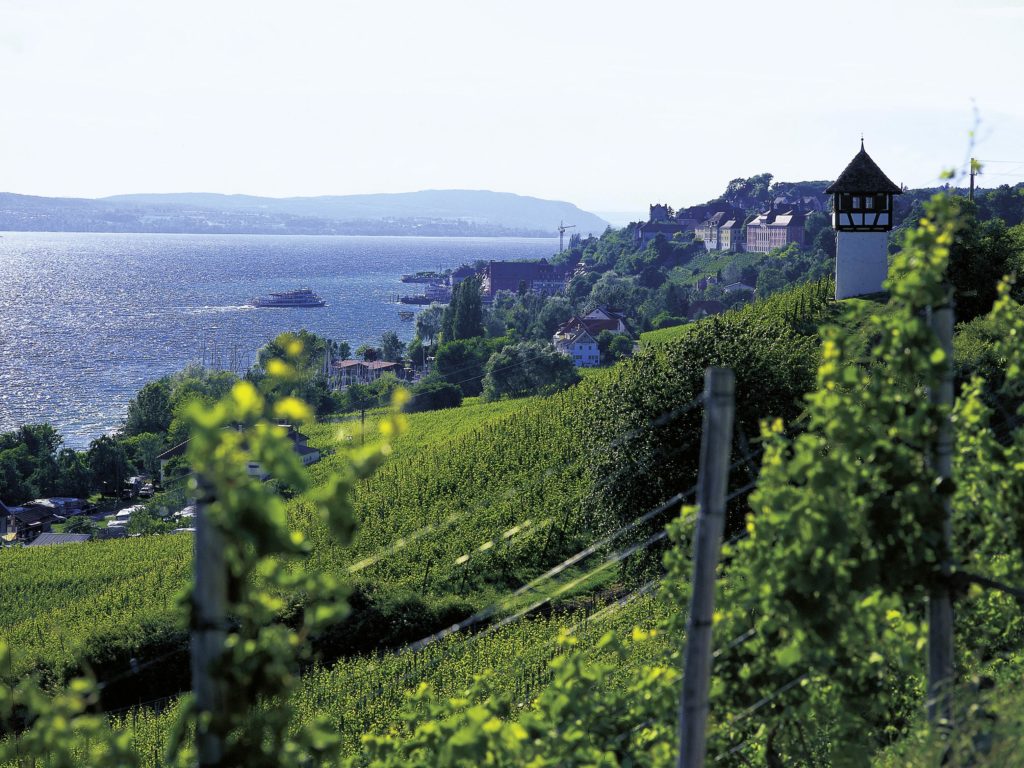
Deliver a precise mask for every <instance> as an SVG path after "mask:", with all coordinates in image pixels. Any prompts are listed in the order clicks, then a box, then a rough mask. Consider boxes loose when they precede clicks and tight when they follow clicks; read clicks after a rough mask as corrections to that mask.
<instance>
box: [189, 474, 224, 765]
mask: <svg viewBox="0 0 1024 768" xmlns="http://www.w3.org/2000/svg"><path fill="white" fill-rule="evenodd" d="M210 501H211V499H210V498H209V492H208V489H207V486H206V485H205V483H204V482H203V481H202V479H201V478H200V480H199V498H198V499H197V500H196V532H195V556H194V570H195V586H194V587H193V592H192V637H191V649H192V695H193V696H194V697H195V707H196V715H197V717H196V722H197V725H196V749H197V752H198V758H199V768H213V766H219V765H220V762H221V757H222V755H223V745H222V744H221V734H220V728H219V726H218V724H217V720H218V719H219V717H218V716H219V714H220V710H221V708H222V704H223V691H222V690H221V686H220V685H219V683H218V682H217V680H216V678H215V677H214V676H213V674H212V673H211V667H212V665H213V664H214V663H215V662H216V661H217V659H218V658H219V657H220V655H221V654H222V653H223V652H224V639H225V635H226V631H225V622H226V617H225V611H226V606H227V570H226V565H225V563H224V557H223V553H224V537H223V534H222V533H221V531H220V530H219V529H218V528H217V526H216V525H215V524H214V523H213V522H212V521H211V520H210V514H209V512H210Z"/></svg>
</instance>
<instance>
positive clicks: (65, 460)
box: [56, 448, 93, 498]
mask: <svg viewBox="0 0 1024 768" xmlns="http://www.w3.org/2000/svg"><path fill="white" fill-rule="evenodd" d="M92 487H93V477H92V472H90V471H89V462H88V461H87V459H86V455H85V454H84V453H80V452H78V451H74V450H72V449H70V448H63V449H62V450H61V452H60V453H58V454H57V488H56V492H57V495H58V496H73V497H80V498H84V497H86V496H88V495H89V493H90V492H91V491H92Z"/></svg>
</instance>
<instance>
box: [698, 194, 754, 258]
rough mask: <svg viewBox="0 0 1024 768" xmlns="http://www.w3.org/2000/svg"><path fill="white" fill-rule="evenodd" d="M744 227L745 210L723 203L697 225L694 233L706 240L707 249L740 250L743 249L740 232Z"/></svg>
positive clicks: (705, 246)
mask: <svg viewBox="0 0 1024 768" xmlns="http://www.w3.org/2000/svg"><path fill="white" fill-rule="evenodd" d="M742 227H743V211H740V210H737V209H735V208H733V207H732V206H731V205H722V206H718V207H716V210H715V211H714V212H713V213H712V214H711V215H710V216H708V217H707V218H706V219H704V221H702V222H701V223H700V224H699V225H697V227H696V228H695V229H694V234H695V235H696V236H697V237H698V238H700V239H701V240H703V241H704V248H705V250H708V251H738V250H741V247H740V246H741V243H740V242H739V232H740V229H742ZM723 229H724V230H725V231H724V232H723ZM723 235H724V237H723Z"/></svg>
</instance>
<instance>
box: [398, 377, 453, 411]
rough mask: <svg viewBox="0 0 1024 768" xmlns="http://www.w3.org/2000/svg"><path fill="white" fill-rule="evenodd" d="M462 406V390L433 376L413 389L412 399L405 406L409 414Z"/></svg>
mask: <svg viewBox="0 0 1024 768" xmlns="http://www.w3.org/2000/svg"><path fill="white" fill-rule="evenodd" d="M460 405H462V390H461V389H459V388H458V387H457V386H455V385H454V384H449V383H448V382H447V381H445V380H444V379H442V378H441V377H440V376H437V375H436V374H433V375H431V376H428V377H427V378H425V379H423V381H421V382H420V383H419V384H417V385H416V386H415V387H413V390H412V399H410V400H409V402H408V403H407V404H406V406H405V410H406V412H407V413H418V412H421V411H437V410H441V409H442V408H458V407H459V406H460Z"/></svg>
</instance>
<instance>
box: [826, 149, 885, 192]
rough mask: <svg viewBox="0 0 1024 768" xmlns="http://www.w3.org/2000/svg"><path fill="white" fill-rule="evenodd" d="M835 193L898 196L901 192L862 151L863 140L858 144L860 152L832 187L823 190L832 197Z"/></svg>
mask: <svg viewBox="0 0 1024 768" xmlns="http://www.w3.org/2000/svg"><path fill="white" fill-rule="evenodd" d="M837 192H847V193H853V194H856V193H858V192H860V193H863V192H884V193H888V194H890V195H898V194H900V193H901V192H903V190H902V189H900V187H899V185H897V184H895V183H893V182H892V181H891V180H890V179H889V177H888V176H886V175H885V174H884V173H883V172H882V169H881V168H879V167H878V164H877V163H875V161H874V160H872V159H871V156H870V155H869V154H868V153H867V152H865V151H864V140H863V139H861V142H860V152H858V153H857V154H856V155H854V157H853V160H851V161H850V164H849V165H847V166H846V168H845V169H843V172H842V173H841V174H839V178H838V179H836V180H835V181H834V182H833V183H832V186H830V187H829V188H828V189H826V190H825V193H826V194H829V195H832V194H835V193H837Z"/></svg>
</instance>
